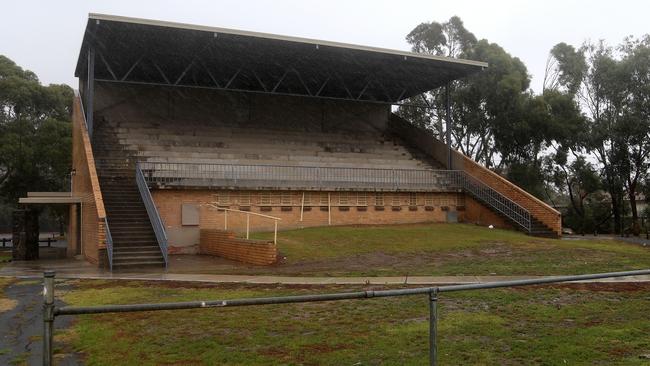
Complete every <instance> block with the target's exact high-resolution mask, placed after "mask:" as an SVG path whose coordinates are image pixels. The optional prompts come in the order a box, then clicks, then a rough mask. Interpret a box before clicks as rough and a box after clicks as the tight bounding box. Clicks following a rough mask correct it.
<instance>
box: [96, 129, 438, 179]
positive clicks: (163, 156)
mask: <svg viewBox="0 0 650 366" xmlns="http://www.w3.org/2000/svg"><path fill="white" fill-rule="evenodd" d="M109 123H110V122H109ZM111 127H112V130H113V132H114V133H115V137H117V139H118V140H119V142H120V144H121V145H122V147H123V148H124V149H126V150H127V151H129V152H130V153H131V155H135V156H137V157H138V160H140V161H149V162H168V163H190V162H191V163H202V164H242V165H284V166H313V167H350V168H373V169H432V168H437V167H434V166H432V165H431V164H429V163H426V162H424V161H422V160H419V159H418V158H416V157H415V156H413V155H412V154H411V153H410V152H409V151H408V150H407V149H406V148H405V147H404V146H403V145H401V144H399V143H398V142H397V141H396V140H394V139H391V138H389V137H387V136H384V135H383V134H382V133H381V132H378V131H368V130H366V131H361V130H359V131H354V132H316V131H296V130H288V129H281V128H275V129H274V128H268V127H263V128H258V127H241V126H228V125H208V124H201V123H197V122H194V123H191V122H187V123H185V122H178V121H174V122H171V121H170V122H160V121H157V122H156V123H148V122H139V121H128V122H120V123H119V124H117V123H111Z"/></svg>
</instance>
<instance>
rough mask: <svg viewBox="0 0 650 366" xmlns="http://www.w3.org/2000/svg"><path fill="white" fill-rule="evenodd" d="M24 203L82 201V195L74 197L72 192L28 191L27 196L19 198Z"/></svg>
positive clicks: (19, 201)
mask: <svg viewBox="0 0 650 366" xmlns="http://www.w3.org/2000/svg"><path fill="white" fill-rule="evenodd" d="M18 203H22V204H56V203H81V197H74V196H72V194H71V193H70V192H27V197H21V198H19V199H18Z"/></svg>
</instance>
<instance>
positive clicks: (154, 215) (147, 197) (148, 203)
mask: <svg viewBox="0 0 650 366" xmlns="http://www.w3.org/2000/svg"><path fill="white" fill-rule="evenodd" d="M135 180H136V182H137V184H138V190H139V191H140V196H142V202H143V203H144V207H145V208H146V209H147V215H148V216H149V221H150V222H151V226H152V227H153V231H154V233H155V234H156V241H157V242H158V246H159V247H160V252H161V253H162V256H163V259H164V260H165V267H167V233H166V232H165V225H163V222H162V219H161V218H160V214H159V213H158V209H157V208H156V205H155V204H154V202H153V197H151V192H150V191H149V186H148V185H147V182H146V180H145V178H144V175H143V174H142V170H141V169H140V165H139V164H136V167H135Z"/></svg>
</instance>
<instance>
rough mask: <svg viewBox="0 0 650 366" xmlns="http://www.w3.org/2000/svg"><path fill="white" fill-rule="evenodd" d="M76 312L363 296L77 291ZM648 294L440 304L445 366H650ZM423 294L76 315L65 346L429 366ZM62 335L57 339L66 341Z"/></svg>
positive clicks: (275, 361)
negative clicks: (133, 306)
mask: <svg viewBox="0 0 650 366" xmlns="http://www.w3.org/2000/svg"><path fill="white" fill-rule="evenodd" d="M76 287H77V289H75V290H73V291H70V292H68V293H67V294H66V295H65V299H64V300H65V301H66V302H68V303H70V304H74V305H96V304H114V303H134V302H160V301H186V300H200V299H227V298H234V297H248V296H271V295H286V294H307V293H314V292H321V293H322V292H332V291H345V290H360V289H362V288H361V287H341V286H338V287H316V288H314V287H304V286H303V287H296V286H294V287H287V286H284V287H282V286H280V287H274V286H273V287H271V286H252V285H201V286H198V287H190V285H187V284H173V283H165V284H163V283H136V282H129V283H119V282H114V283H112V284H108V283H103V284H95V283H94V282H93V281H83V282H79V283H78V285H77V286H76ZM649 299H650V285H647V284H645V285H642V284H637V285H625V286H624V287H623V286H621V285H603V284H589V285H587V284H580V285H570V286H569V285H565V286H557V287H538V288H525V289H523V288H522V289H501V290H494V291H474V292H465V293H454V294H446V293H445V294H442V295H441V296H440V314H439V315H440V323H439V336H440V342H439V354H440V362H441V363H442V364H449V365H461V364H472V365H495V364H498V365H520V364H529V365H559V364H607V365H636V364H638V365H646V364H647V360H642V359H640V358H639V356H640V355H642V354H647V353H650V338H649V337H648V334H649V332H650V318H648V317H647V305H648V300H649ZM427 314H428V308H427V298H426V296H416V297H413V296H411V297H401V298H383V299H370V300H359V301H340V302H336V303H334V302H329V303H310V304H291V305H269V306H254V307H253V306H251V307H240V308H212V309H200V310H182V311H173V312H172V311H164V312H149V313H125V314H104V315H87V316H80V317H79V318H78V322H77V323H76V326H75V327H74V328H73V330H72V331H68V333H67V334H66V335H65V339H66V340H67V341H68V342H71V343H72V345H73V348H74V349H75V351H77V352H81V353H82V354H83V355H84V356H85V362H86V364H88V365H114V364H122V365H161V364H163V365H167V364H183V365H213V364H219V365H298V364H301V365H397V364H399V365H422V364H426V360H427V357H428V346H427V334H428V319H427ZM62 337H63V336H61V338H62Z"/></svg>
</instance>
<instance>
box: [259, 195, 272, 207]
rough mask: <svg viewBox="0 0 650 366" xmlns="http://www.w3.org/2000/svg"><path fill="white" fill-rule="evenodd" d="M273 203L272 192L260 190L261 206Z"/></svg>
mask: <svg viewBox="0 0 650 366" xmlns="http://www.w3.org/2000/svg"><path fill="white" fill-rule="evenodd" d="M272 203H273V202H272V201H271V192H260V206H270V205H271V204H272Z"/></svg>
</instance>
